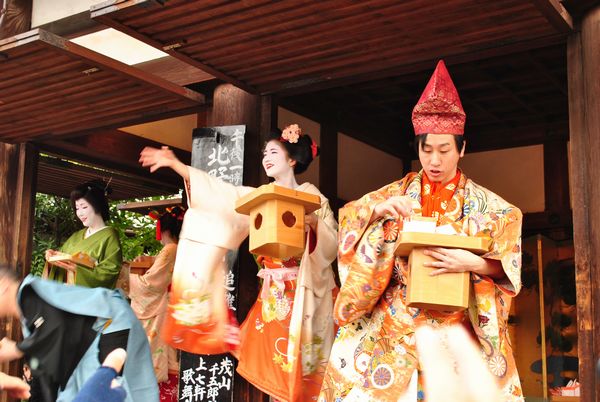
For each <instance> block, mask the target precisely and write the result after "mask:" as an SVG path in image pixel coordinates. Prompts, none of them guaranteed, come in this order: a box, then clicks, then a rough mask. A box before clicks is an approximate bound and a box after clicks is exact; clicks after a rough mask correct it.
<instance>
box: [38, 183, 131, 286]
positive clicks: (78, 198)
mask: <svg viewBox="0 0 600 402" xmlns="http://www.w3.org/2000/svg"><path fill="white" fill-rule="evenodd" d="M109 192H110V189H109V187H108V186H107V185H105V184H104V183H103V182H102V181H99V180H97V181H91V182H88V183H84V184H81V185H79V186H77V187H76V188H75V189H74V190H73V191H72V192H71V205H72V207H73V211H74V212H75V215H76V216H77V218H78V219H79V220H80V221H81V223H82V224H83V226H84V228H83V229H81V230H79V231H77V232H75V233H73V235H71V237H69V238H68V239H67V241H66V242H65V243H64V244H63V245H62V247H61V248H60V250H59V251H60V252H63V253H67V254H75V253H77V252H83V253H85V254H87V255H89V256H90V257H92V258H93V259H94V260H95V261H96V263H95V267H94V268H93V269H90V268H87V267H84V266H82V265H78V264H75V263H74V262H72V261H54V262H52V266H51V267H50V269H49V271H48V278H49V279H54V280H57V281H61V282H62V281H64V277H65V275H66V271H70V272H74V273H75V283H74V284H76V285H79V286H85V287H89V288H95V287H104V288H109V289H114V287H115V284H116V283H117V279H118V277H119V273H120V272H121V265H122V263H123V257H122V254H121V243H120V242H119V235H118V234H117V231H116V230H115V229H113V228H112V227H110V226H107V225H106V221H108V220H109V210H108V201H107V199H106V195H107V194H108V193H109ZM57 253H58V252H57V251H55V250H47V251H46V260H48V259H49V258H50V257H52V256H54V255H56V254H57ZM45 271H46V270H45Z"/></svg>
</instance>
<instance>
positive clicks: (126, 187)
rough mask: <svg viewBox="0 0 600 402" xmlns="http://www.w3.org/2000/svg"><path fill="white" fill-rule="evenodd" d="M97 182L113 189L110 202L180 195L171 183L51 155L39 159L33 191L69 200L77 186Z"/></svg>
mask: <svg viewBox="0 0 600 402" xmlns="http://www.w3.org/2000/svg"><path fill="white" fill-rule="evenodd" d="M98 179H101V180H104V181H105V182H107V183H108V182H109V181H110V187H111V188H112V190H113V192H112V193H111V194H110V196H109V199H110V200H128V199H133V198H142V197H149V196H155V195H168V194H176V193H178V192H179V188H178V187H177V185H176V183H177V181H176V182H174V184H175V185H173V184H171V183H169V182H163V183H158V182H157V181H156V180H145V179H143V178H140V177H139V176H136V175H133V174H126V173H123V172H115V171H111V170H106V169H99V168H97V167H92V166H89V165H83V164H79V163H74V162H71V161H67V160H65V159H60V158H57V157H54V156H40V160H39V164H38V174H37V188H36V191H37V192H38V193H44V194H52V195H57V196H60V197H65V198H68V197H69V194H71V191H72V190H73V189H74V188H75V187H76V186H78V185H79V184H82V183H86V182H88V181H91V180H98Z"/></svg>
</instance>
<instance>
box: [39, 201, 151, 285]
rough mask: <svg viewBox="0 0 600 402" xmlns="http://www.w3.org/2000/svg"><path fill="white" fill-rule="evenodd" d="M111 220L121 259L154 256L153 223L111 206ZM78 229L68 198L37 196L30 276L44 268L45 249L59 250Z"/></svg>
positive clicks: (78, 224)
mask: <svg viewBox="0 0 600 402" xmlns="http://www.w3.org/2000/svg"><path fill="white" fill-rule="evenodd" d="M110 212H111V220H110V222H107V224H108V225H110V226H112V227H114V228H115V229H116V230H117V231H118V232H119V238H120V240H121V248H122V250H123V259H124V260H132V259H133V258H135V257H137V256H138V255H141V254H143V253H147V254H150V255H155V254H157V253H158V251H160V249H161V244H160V243H159V242H158V241H156V239H155V223H154V221H153V220H152V219H150V218H149V217H147V216H143V215H140V214H136V213H134V212H129V211H120V210H118V209H117V203H111V205H110ZM79 229H81V223H80V222H79V220H78V219H77V218H76V217H75V214H74V213H73V209H72V208H71V204H70V202H69V200H68V199H65V198H61V197H57V196H52V195H46V194H40V193H38V194H36V205H35V222H34V230H33V252H32V258H31V273H33V274H35V275H40V274H41V273H42V270H43V268H44V263H45V257H44V253H45V252H46V250H48V249H55V250H56V249H59V248H60V246H61V245H62V244H63V243H64V242H65V240H67V238H68V237H69V236H71V234H73V233H74V232H76V231H77V230H79Z"/></svg>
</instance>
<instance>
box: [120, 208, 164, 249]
mask: <svg viewBox="0 0 600 402" xmlns="http://www.w3.org/2000/svg"><path fill="white" fill-rule="evenodd" d="M110 216H111V220H110V223H109V224H110V226H112V227H114V228H115V229H117V231H118V232H119V238H120V240H121V249H122V250H123V259H124V260H127V261H131V260H132V259H134V258H135V257H137V256H139V255H142V254H148V255H156V254H158V252H159V251H160V249H161V248H162V245H161V244H160V242H158V241H157V240H156V224H155V222H154V221H153V220H152V219H151V218H150V217H148V216H146V215H141V214H138V213H135V212H130V211H122V210H118V209H117V206H116V204H114V203H113V204H112V205H111V206H110Z"/></svg>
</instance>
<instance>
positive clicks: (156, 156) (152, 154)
mask: <svg viewBox="0 0 600 402" xmlns="http://www.w3.org/2000/svg"><path fill="white" fill-rule="evenodd" d="M177 161H179V159H177V157H176V156H175V153H174V152H173V151H172V150H170V149H169V147H167V146H162V147H161V148H160V149H159V148H153V147H145V148H144V149H142V152H140V159H139V162H140V163H141V164H142V166H143V167H149V168H150V172H155V171H156V170H158V169H160V168H161V167H172V166H173V165H174V164H175V163H176V162H177Z"/></svg>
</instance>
